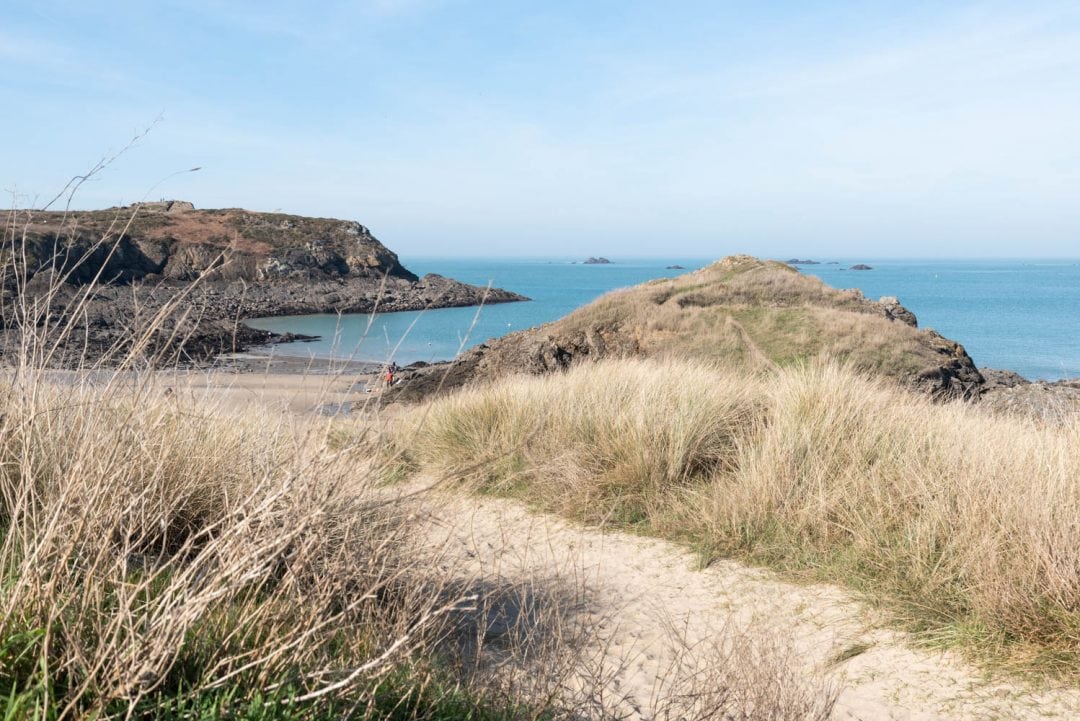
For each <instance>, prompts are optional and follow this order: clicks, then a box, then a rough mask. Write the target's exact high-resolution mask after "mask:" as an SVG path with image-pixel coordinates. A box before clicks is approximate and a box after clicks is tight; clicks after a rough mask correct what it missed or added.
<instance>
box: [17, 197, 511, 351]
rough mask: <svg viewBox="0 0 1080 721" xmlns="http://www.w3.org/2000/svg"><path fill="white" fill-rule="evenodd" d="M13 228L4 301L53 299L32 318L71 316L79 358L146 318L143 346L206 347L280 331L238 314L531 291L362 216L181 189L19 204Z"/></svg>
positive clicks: (439, 303)
mask: <svg viewBox="0 0 1080 721" xmlns="http://www.w3.org/2000/svg"><path fill="white" fill-rule="evenodd" d="M8 239H9V240H11V241H12V243H11V244H10V246H9V247H10V248H16V249H17V251H18V252H15V253H10V252H9V253H7V254H6V256H7V257H5V258H4V259H3V260H4V264H5V265H6V266H7V267H8V272H6V273H5V274H4V280H3V286H2V292H3V305H4V308H5V309H15V308H18V307H25V306H27V305H32V304H33V303H34V301H35V300H36V301H37V303H38V307H39V308H40V307H41V306H42V301H44V300H45V299H46V298H48V299H49V307H48V309H47V310H45V311H43V312H41V313H39V314H38V315H37V316H35V317H34V318H33V319H32V321H33V324H34V325H36V326H38V327H42V326H45V325H50V326H53V327H55V326H57V324H60V323H65V322H67V321H68V320H72V319H73V320H72V322H73V324H74V326H76V327H77V328H78V329H79V330H78V332H75V333H72V334H70V335H71V336H72V337H71V338H69V339H63V342H62V345H64V346H71V348H70V349H69V350H70V351H71V352H72V353H75V352H78V351H79V350H80V348H81V349H82V350H84V351H85V353H83V356H84V357H83V360H96V359H100V358H102V357H108V356H110V355H118V354H122V353H123V352H124V349H125V348H126V347H127V345H126V344H127V343H128V342H129V341H128V340H125V338H128V339H130V337H131V336H132V335H133V331H136V332H137V331H138V330H140V329H144V328H146V327H149V325H151V324H154V323H157V324H159V325H160V326H161V327H160V328H158V329H157V331H155V332H154V334H153V335H154V338H155V339H154V340H153V342H151V344H150V349H149V350H150V351H160V350H162V349H166V350H168V351H169V353H168V355H169V356H170V358H171V359H173V360H175V359H180V358H190V359H192V360H202V359H206V358H207V357H208V356H210V355H213V354H215V353H218V352H222V351H226V350H239V349H242V348H244V347H246V346H248V345H251V344H253V343H261V342H267V341H272V340H275V338H274V337H273V336H271V335H270V334H267V333H264V332H261V331H256V330H254V329H251V328H248V327H247V326H244V325H243V324H242V323H240V321H241V320H242V319H244V318H251V317H258V316H273V315H293V314H306V313H336V312H342V313H362V312H372V311H374V310H376V309H377V310H380V311H383V312H389V311H400V310H419V309H423V308H442V307H451V306H463V305H475V304H478V303H480V302H485V303H502V302H509V301H517V300H526V298H524V297H523V296H520V295H517V294H515V293H510V292H507V291H503V290H499V289H493V290H491V291H487V290H486V289H483V288H478V287H476V286H471V285H466V284H464V283H460V282H458V281H455V280H452V279H449V278H444V277H442V276H438V275H427V276H425V277H424V278H417V276H416V275H415V274H413V273H411V272H410V271H409V270H407V269H406V268H405V267H403V266H402V265H401V263H400V262H399V260H398V257H397V255H396V254H394V253H393V252H392V251H390V250H389V249H388V248H386V246H384V245H383V244H382V243H380V242H379V241H378V240H377V239H376V238H375V237H374V236H373V235H372V234H371V233H370V231H369V230H368V229H367V228H365V227H364V226H363V225H360V224H359V223H355V222H352V221H344V220H334V219H326V218H307V217H301V216H295V215H285V214H281V213H258V212H252V211H247V210H240V209H226V210H196V209H194V207H193V206H192V205H191V203H185V202H183V201H168V202H162V203H144V204H140V205H136V206H130V207H125V208H112V209H109V210H101V211H90V212H73V213H68V214H63V213H51V212H26V213H22V214H20V215H19V216H18V217H15V218H14V222H12V223H9V230H8ZM27 301H29V303H27ZM76 309H77V313H76V312H75V311H76ZM17 315H18V313H12V312H5V314H4V321H3V331H4V338H3V341H4V343H3V344H2V345H0V352H3V350H4V346H7V347H8V348H7V351H8V352H10V345H11V344H12V343H14V342H16V341H17V334H18V332H19V328H18V327H17V326H18V325H19V324H17V323H15V322H14V317H15V316H17ZM21 325H22V327H25V326H26V322H23V323H22V324H21ZM75 336H78V339H77V343H76V339H75ZM286 340H287V339H286ZM76 346H79V347H76ZM61 355H63V354H61Z"/></svg>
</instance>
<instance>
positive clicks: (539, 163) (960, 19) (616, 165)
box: [0, 0, 1080, 258]
mask: <svg viewBox="0 0 1080 721" xmlns="http://www.w3.org/2000/svg"><path fill="white" fill-rule="evenodd" d="M0 17H3V19H4V20H3V23H2V24H0V67H2V68H3V76H2V77H3V79H2V80H0V88H3V95H4V101H5V102H4V112H3V113H0V188H2V189H3V190H5V191H7V202H8V203H9V204H12V203H13V204H15V205H16V206H18V207H41V206H42V205H44V204H45V203H46V202H48V200H50V199H52V198H53V197H54V196H55V195H56V193H57V192H59V191H60V190H61V189H63V187H64V186H65V184H66V183H67V182H68V180H69V179H70V178H72V177H73V176H77V175H80V174H82V173H85V172H86V171H87V170H89V169H90V168H91V167H93V166H94V165H95V163H97V162H98V161H99V160H101V159H103V158H112V157H113V156H114V155H116V154H117V153H119V155H118V157H116V158H115V160H113V161H112V162H111V164H109V165H108V167H106V168H105V169H103V170H102V171H101V172H100V173H98V174H96V175H95V176H94V177H93V178H92V179H91V180H90V181H89V182H87V183H85V184H83V185H82V186H81V187H80V189H79V192H78V194H77V195H76V197H75V199H74V200H73V206H74V207H78V208H94V207H108V206H113V205H120V204H127V203H131V202H133V201H138V200H142V199H152V200H156V199H160V198H180V199H184V200H190V201H192V202H194V203H195V205H196V206H197V207H204V208H214V207H244V208H249V209H252V210H264V211H280V212H288V213H296V214H302V215H316V216H327V217H338V218H347V219H352V220H357V221H359V222H361V223H363V224H365V225H367V226H368V227H369V228H371V230H372V232H373V233H374V234H375V235H376V236H377V237H379V238H380V239H381V240H382V241H383V242H384V243H385V244H386V245H388V246H389V247H390V248H391V249H393V250H395V251H397V252H398V253H399V254H401V255H410V256H418V255H444V256H454V255H461V256H485V255H486V256H499V255H506V256H513V255H528V256H569V257H577V256H581V257H585V256H588V255H607V256H614V257H620V256H621V257H629V256H662V255H677V256H680V257H720V256H723V255H727V254H729V253H734V252H748V253H753V254H756V255H762V256H770V257H791V256H799V257H807V256H810V257H813V256H822V257H825V256H836V257H853V256H858V257H868V258H870V257H950V258H962V257H1037V256H1043V257H1078V256H1080V3H1076V2H1075V1H1070V2H1037V1H1034V0H1032V1H1031V2H1012V3H1001V2H963V1H956V2H920V1H919V0H909V1H908V2H903V3H898V2H869V1H868V2H854V1H849V2H841V1H837V2H814V1H812V0H810V1H806V2H782V1H776V2H748V1H747V2H723V1H721V0H713V1H711V2H698V1H697V0H685V1H682V2H680V1H678V0H668V1H667V2H658V1H657V2H634V1H633V0H591V1H590V2H563V1H561V0H546V1H543V2H539V1H534V2H515V1H513V0H506V1H504V2H496V1H495V0H487V1H484V2H472V1H469V0H354V1H353V2H333V1H329V2H322V3H300V2H294V3H288V2H275V1H273V0H268V1H259V2H246V1H239V2H215V1H211V0H182V1H177V2H172V1H170V0H165V1H161V2H153V3H148V2H143V1H139V2H124V1H121V0H118V1H116V2H96V1H94V0H72V1H60V0H35V1H34V2H22V1H21V0H20V1H19V2H12V1H11V0H0ZM134 138H137V140H136V141H135V142H134V143H133V144H131V146H130V147H128V146H129V143H130V142H131V141H132V139H134ZM121 151H122V152H121ZM194 167H198V168H200V169H199V170H198V171H195V172H185V171H187V170H188V169H190V168H194Z"/></svg>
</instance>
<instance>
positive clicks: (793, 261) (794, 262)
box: [785, 258, 821, 265]
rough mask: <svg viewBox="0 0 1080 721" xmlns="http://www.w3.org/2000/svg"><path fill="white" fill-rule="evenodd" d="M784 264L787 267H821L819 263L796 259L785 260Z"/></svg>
mask: <svg viewBox="0 0 1080 721" xmlns="http://www.w3.org/2000/svg"><path fill="white" fill-rule="evenodd" d="M785 262H786V263H787V264H788V265H821V263H819V262H818V261H816V260H799V259H798V258H792V259H791V260H787V261H785Z"/></svg>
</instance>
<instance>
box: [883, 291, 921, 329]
mask: <svg viewBox="0 0 1080 721" xmlns="http://www.w3.org/2000/svg"><path fill="white" fill-rule="evenodd" d="M878 304H879V305H880V306H881V310H882V312H883V313H884V314H885V317H886V318H888V319H889V320H898V321H900V322H901V323H906V324H908V325H910V326H911V327H912V328H918V327H919V321H918V319H917V318H916V317H915V314H914V313H912V312H911V311H910V310H908V309H907V308H905V307H904V306H902V305H900V300H899V299H898V298H897V297H896V296H894V295H886V296H882V297H881V299H880V300H878Z"/></svg>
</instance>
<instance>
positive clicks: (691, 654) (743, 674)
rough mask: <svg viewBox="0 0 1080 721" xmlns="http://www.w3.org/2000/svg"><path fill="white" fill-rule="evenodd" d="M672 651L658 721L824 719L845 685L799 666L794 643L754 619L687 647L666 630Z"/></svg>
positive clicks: (661, 684)
mask: <svg viewBox="0 0 1080 721" xmlns="http://www.w3.org/2000/svg"><path fill="white" fill-rule="evenodd" d="M669 637H670V638H671V639H672V643H673V648H674V653H672V655H671V661H670V663H669V665H668V668H667V669H666V670H665V671H664V672H663V673H661V674H659V678H658V682H657V686H656V689H655V691H654V698H653V699H652V702H651V703H650V706H651V707H652V709H653V712H652V714H651V718H652V719H655V720H656V721H677V720H680V721H681V720H684V719H685V720H686V721H689V720H690V719H693V720H694V721H712V720H713V719H716V720H722V721H827V720H828V719H830V718H832V712H833V707H834V706H835V705H836V701H837V699H838V698H839V695H840V685H839V684H838V683H837V682H836V681H835V680H832V679H829V678H827V677H825V676H823V675H821V674H819V673H817V672H816V671H813V670H808V669H807V668H806V665H805V663H803V662H802V661H801V660H800V657H799V654H798V652H797V651H796V649H795V647H794V644H793V643H792V641H791V639H790V637H785V636H784V635H782V634H781V632H780V631H778V630H776V629H773V628H769V627H767V626H765V625H764V624H763V623H762V622H760V621H757V622H753V623H751V624H749V625H748V626H746V627H744V628H735V627H734V626H733V625H728V626H727V627H725V628H723V629H722V630H721V631H720V632H718V633H715V634H712V635H710V636H709V637H707V638H704V639H702V640H699V641H693V642H691V641H688V640H687V639H686V637H685V634H684V633H683V632H682V629H680V628H678V627H677V626H675V625H671V624H669Z"/></svg>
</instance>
